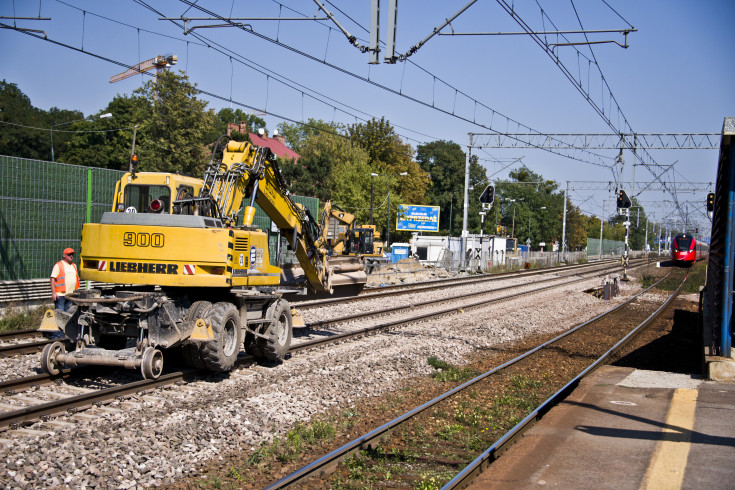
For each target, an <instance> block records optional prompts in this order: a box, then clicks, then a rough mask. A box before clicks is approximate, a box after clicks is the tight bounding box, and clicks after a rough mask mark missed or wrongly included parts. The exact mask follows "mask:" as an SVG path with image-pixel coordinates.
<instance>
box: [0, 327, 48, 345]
mask: <svg viewBox="0 0 735 490" xmlns="http://www.w3.org/2000/svg"><path fill="white" fill-rule="evenodd" d="M39 335H41V332H39V331H38V330H37V329H35V328H29V329H27V330H11V331H9V332H0V341H2V342H6V341H7V340H9V339H25V338H31V337H38V336H39Z"/></svg>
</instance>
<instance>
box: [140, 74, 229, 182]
mask: <svg viewBox="0 0 735 490" xmlns="http://www.w3.org/2000/svg"><path fill="white" fill-rule="evenodd" d="M134 93H135V94H138V95H140V96H141V97H143V98H144V99H146V101H147V102H148V104H149V105H150V107H151V112H150V117H149V118H148V119H146V120H144V121H141V123H140V128H139V129H138V132H139V133H142V135H144V138H143V139H142V141H141V144H140V145H139V146H138V145H137V143H136V146H137V148H138V150H137V153H138V155H139V156H140V165H139V168H138V170H141V171H158V172H178V173H182V174H187V175H193V176H200V175H202V174H203V172H204V166H205V164H206V162H208V160H209V150H208V149H207V145H208V144H210V143H212V141H211V135H212V132H213V127H214V125H215V114H214V112H213V111H208V110H206V107H207V102H206V101H203V100H200V99H197V97H196V95H197V93H198V92H197V89H196V84H194V85H192V84H191V83H190V82H189V78H188V77H187V76H186V75H185V74H184V73H180V74H176V73H174V72H171V71H163V72H161V73H159V74H158V76H157V77H156V80H155V81H152V80H151V81H148V82H146V83H145V85H144V86H143V87H142V88H140V89H137V90H135V92H134Z"/></svg>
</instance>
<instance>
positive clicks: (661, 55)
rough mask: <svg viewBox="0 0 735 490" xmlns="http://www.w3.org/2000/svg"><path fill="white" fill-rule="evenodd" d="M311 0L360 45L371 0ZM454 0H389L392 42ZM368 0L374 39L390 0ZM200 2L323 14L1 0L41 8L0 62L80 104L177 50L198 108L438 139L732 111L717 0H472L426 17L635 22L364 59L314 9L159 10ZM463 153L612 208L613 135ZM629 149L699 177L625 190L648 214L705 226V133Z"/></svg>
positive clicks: (431, 22) (631, 125)
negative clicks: (376, 11) (608, 145)
mask: <svg viewBox="0 0 735 490" xmlns="http://www.w3.org/2000/svg"><path fill="white" fill-rule="evenodd" d="M319 1H320V2H321V3H324V4H325V5H326V7H327V9H328V10H329V11H330V12H332V13H333V15H334V17H335V19H336V20H337V21H338V22H339V23H340V24H341V25H342V26H343V27H344V28H345V29H346V30H347V31H349V32H350V33H351V34H352V35H354V36H355V38H356V42H357V43H358V44H360V45H363V46H366V45H368V39H369V33H368V30H369V25H370V2H368V1H362V2H355V1H345V0H332V1H331V2H326V0H319ZM192 4H195V5H193V6H192ZM467 4H468V1H467V0H462V1H459V2H447V1H438V0H403V1H402V2H400V3H399V8H398V17H397V34H396V36H397V43H396V44H397V52H398V53H401V54H406V53H408V52H409V50H410V49H411V47H412V46H414V45H416V44H417V43H418V42H419V41H421V40H422V39H424V38H426V37H427V36H429V35H430V34H431V33H432V32H433V30H434V28H435V27H438V26H440V25H442V24H443V23H444V22H445V19H448V18H451V17H452V16H453V15H454V14H456V13H457V12H459V11H460V10H461V9H462V8H463V7H464V6H465V5H467ZM504 6H505V7H506V8H503V7H504ZM381 7H382V9H381V31H380V39H381V42H384V41H385V39H386V32H387V10H388V2H387V1H385V0H384V1H383V2H382V5H381ZM202 9H205V10H206V11H210V12H213V13H215V14H217V15H218V16H221V17H229V18H248V19H253V18H263V17H268V18H274V17H275V18H281V19H284V18H287V19H293V18H305V17H310V18H313V17H318V18H320V19H321V18H323V17H324V14H323V13H322V12H318V9H317V4H316V3H315V2H312V1H306V0H301V1H295V0H280V1H279V2H276V1H274V0H262V1H259V2H245V1H235V0H199V1H197V2H193V1H191V2H189V1H180V0H158V1H157V0H148V1H142V0H119V1H115V2H110V1H108V2H99V1H93V0H63V1H61V0H45V1H42V2H41V1H40V0H0V16H3V17H42V18H46V17H49V18H50V20H16V21H13V20H9V19H0V23H2V24H5V25H9V26H16V27H22V28H27V29H36V30H42V31H44V33H45V35H46V36H47V40H44V39H43V34H40V35H39V34H36V35H35V36H33V35H29V33H24V32H20V31H17V30H13V29H0V46H2V49H0V78H1V79H4V80H5V81H6V82H10V83H15V84H17V85H18V87H19V88H20V89H21V90H22V91H23V92H24V93H25V94H26V95H28V97H29V98H30V99H31V102H32V103H33V105H34V106H36V107H40V108H42V109H49V108H51V107H59V108H63V109H76V110H81V111H82V112H83V113H84V114H85V115H91V114H98V113H100V112H101V111H102V110H103V109H104V108H105V106H106V105H107V104H108V103H109V102H110V101H111V100H112V98H113V97H114V96H115V95H117V94H127V95H129V94H131V93H132V91H133V90H135V89H136V88H138V87H140V86H141V85H142V83H143V82H144V81H145V80H147V79H148V77H146V76H143V75H137V76H134V77H131V78H128V79H126V80H123V81H121V82H117V83H114V84H113V83H109V79H110V77H111V76H113V75H115V74H117V73H120V72H123V71H125V69H126V68H127V67H129V66H131V65H134V64H136V63H138V62H140V61H145V60H147V59H150V58H152V57H154V56H156V55H160V54H176V55H177V57H178V64H177V65H176V66H175V67H174V69H177V70H182V71H185V72H186V73H187V75H188V76H189V77H190V79H191V81H193V82H194V83H196V84H197V86H198V88H199V89H200V90H203V91H204V92H206V93H207V94H206V95H202V98H203V99H205V100H207V101H208V102H209V107H211V108H214V109H215V110H219V109H221V108H224V107H233V108H241V109H243V110H245V111H248V112H252V113H255V114H257V115H259V116H260V117H262V118H264V119H265V120H266V122H267V125H268V130H269V132H271V133H272V132H273V130H274V129H276V128H277V125H278V124H279V123H281V122H284V121H288V122H293V121H304V120H306V119H308V118H315V119H323V120H326V121H336V122H341V123H345V124H353V123H355V122H363V121H365V120H368V119H370V118H372V117H377V118H380V117H385V118H386V119H388V120H389V121H390V122H391V123H392V124H393V125H394V126H395V128H396V131H397V132H398V133H399V134H400V135H401V137H402V138H404V140H405V141H406V142H408V143H410V144H411V145H412V146H414V148H415V147H416V146H417V145H419V144H422V143H426V142H430V141H434V140H437V139H441V140H447V141H454V142H456V143H459V144H460V145H462V146H463V147H466V145H467V142H468V133H503V134H505V133H509V134H512V135H513V134H516V133H542V134H562V133H563V134H566V133H575V134H576V133H583V134H590V133H613V132H616V131H621V132H625V133H632V132H635V133H638V134H644V133H666V134H668V133H720V132H721V130H722V124H723V119H724V118H725V117H727V116H735V90H733V89H732V80H734V79H735V63H732V60H733V55H732V53H731V51H730V49H729V48H730V47H731V46H733V45H734V44H733V41H735V31H733V30H732V28H731V26H729V25H728V21H731V19H733V18H734V16H735V2H732V1H730V0H704V1H700V2H691V1H680V0H669V1H665V0H648V1H646V2H640V1H637V0H585V1H584V2H582V1H580V0H576V1H573V0H569V1H562V0H554V1H550V0H521V1H518V0H516V1H511V0H492V1H490V0H478V1H477V2H475V3H474V4H473V5H471V6H470V7H469V8H468V9H467V10H466V11H465V12H463V13H462V14H460V15H459V16H457V17H456V18H455V19H453V20H452V22H451V25H450V26H447V27H445V28H444V29H443V30H442V31H441V32H444V33H450V32H452V31H454V32H455V33H470V32H474V33H477V32H483V33H498V32H505V33H507V32H519V31H521V30H522V29H521V27H520V25H519V22H518V21H517V20H515V19H514V17H513V16H515V17H516V18H517V19H518V20H519V21H520V22H522V23H525V24H526V25H527V26H528V27H529V28H530V29H532V30H534V31H536V32H540V31H545V32H550V31H571V30H580V29H585V30H588V31H591V30H616V31H617V32H606V33H597V34H592V33H589V34H587V39H588V40H589V41H616V42H618V43H621V44H623V43H624V36H623V34H621V32H620V31H621V30H624V29H633V28H634V29H636V31H634V32H630V33H629V34H628V48H626V49H624V48H622V47H620V46H619V45H617V44H614V43H609V42H608V43H600V44H594V45H587V46H584V45H578V46H574V47H572V46H558V47H555V48H554V54H555V55H556V56H557V57H556V58H552V57H551V56H549V55H548V54H547V52H546V51H545V50H544V49H543V48H542V47H540V46H539V45H538V44H537V43H536V42H534V40H533V39H532V38H531V37H530V36H528V35H499V36H498V35H493V36H487V35H486V36H438V35H437V36H434V37H432V38H431V39H429V40H428V41H427V42H426V43H425V44H424V45H423V46H421V47H420V48H419V49H417V50H416V51H415V53H413V54H412V55H411V56H409V57H408V61H399V62H398V63H395V64H388V63H380V64H377V65H374V64H369V63H368V54H367V53H363V52H361V51H360V50H359V49H358V48H356V47H354V46H353V45H351V44H350V43H349V42H348V40H347V38H346V36H345V35H344V34H343V33H342V32H341V31H340V30H338V29H337V26H336V24H335V23H334V22H332V21H331V20H328V19H327V20H281V21H273V20H239V21H236V20H233V21H232V22H239V23H242V24H245V25H246V26H245V28H244V29H243V28H237V27H231V26H230V27H220V28H197V29H195V30H193V31H191V32H190V33H188V34H186V35H185V34H184V29H183V23H182V22H181V21H176V22H172V21H170V20H160V18H161V17H170V18H182V17H187V18H194V17H210V13H209V12H206V11H205V10H202ZM509 11H510V13H509ZM511 13H512V14H513V15H511ZM218 23H219V24H221V23H222V22H221V21H195V20H191V21H190V22H189V24H188V25H189V27H193V26H201V25H207V24H210V25H211V24H218ZM541 37H542V38H544V39H546V41H548V42H550V43H555V42H562V43H563V42H581V41H584V40H585V37H584V36H583V35H580V34H568V35H566V36H565V39H563V38H562V37H561V36H559V35H552V34H547V35H542V36H541ZM382 57H383V53H381V56H380V58H381V60H382ZM560 66H561V67H564V68H565V69H566V71H567V74H568V76H566V75H565V73H564V72H563V71H562V70H561V69H560ZM588 98H589V100H591V101H592V102H593V104H595V105H596V107H597V108H595V107H593V104H591V103H589V102H588ZM113 117H114V116H113ZM605 119H608V120H609V123H608V122H606V120H605ZM611 126H612V127H611ZM0 130H2V129H1V128H0ZM475 138H479V137H475ZM714 141H716V142H719V138H717V137H716V138H715V139H714ZM474 142H475V143H474V144H475V145H476V144H477V142H478V140H477V139H475V140H474ZM465 149H466V148H465ZM590 152H592V153H593V154H591V153H590ZM472 153H473V154H474V155H477V156H478V157H479V158H480V162H481V164H482V165H483V166H484V167H485V169H486V171H487V174H488V176H491V179H492V180H495V179H504V178H507V176H508V172H509V171H511V170H513V169H517V168H519V166H520V165H525V166H526V167H527V168H529V169H530V170H532V171H534V172H536V173H537V174H540V175H542V176H543V177H544V178H545V179H552V180H555V181H557V182H559V184H560V188H561V189H563V188H564V187H565V186H566V182H570V192H569V197H570V199H571V200H572V202H573V203H574V204H575V205H577V206H579V207H580V208H581V209H582V210H583V211H584V212H585V213H587V214H591V215H596V216H600V215H601V214H602V212H603V208H602V207H603V204H604V206H605V215H609V214H610V210H611V209H612V207H613V200H614V197H615V196H614V188H612V190H611V189H603V190H599V189H598V190H592V189H589V188H590V187H600V186H602V187H603V188H604V187H605V183H606V182H609V181H611V180H613V179H614V176H615V172H614V171H613V164H614V158H615V157H616V156H617V155H618V151H617V150H589V151H588V152H576V153H575V155H576V156H577V157H578V159H570V158H566V157H563V156H559V155H557V154H553V153H549V152H547V151H543V150H539V149H535V148H526V147H518V148H512V149H507V148H506V149H497V148H473V149H472ZM640 154H642V155H644V157H645V159H644V160H643V162H644V163H648V164H649V165H646V166H644V165H633V163H635V162H637V160H636V158H635V156H634V155H633V153H632V152H631V151H629V150H626V151H624V152H623V154H622V159H623V164H622V165H617V166H615V167H614V168H615V169H617V170H618V171H619V172H621V173H622V180H623V181H625V182H630V181H631V180H635V182H636V183H647V182H650V181H651V180H652V178H653V177H652V174H653V173H655V174H659V173H661V172H662V171H663V170H664V168H665V167H655V166H653V165H652V164H655V165H662V166H669V165H672V164H673V167H671V169H670V170H668V171H667V172H666V173H665V174H664V176H663V177H662V178H663V179H665V180H666V181H667V182H668V183H669V186H670V187H671V186H674V187H676V186H678V188H684V187H691V188H695V187H696V188H697V189H698V190H697V191H696V192H684V191H681V192H678V193H677V199H678V201H679V203H680V205H681V209H682V212H676V211H675V210H674V205H673V204H672V199H673V198H672V197H671V196H670V195H669V194H666V193H665V192H663V191H660V190H657V191H645V192H642V193H640V195H638V196H637V199H638V200H639V201H640V202H641V204H642V205H643V206H644V208H645V209H646V214H647V215H648V216H649V217H650V218H651V220H656V221H658V222H666V223H671V224H674V223H677V222H678V224H679V226H680V227H683V226H682V225H681V221H683V219H682V214H684V215H686V218H687V219H688V220H689V221H690V223H689V226H690V228H693V227H695V226H696V227H699V228H701V230H700V231H704V230H708V229H709V226H708V219H707V218H706V215H705V213H704V199H705V195H706V193H707V192H708V191H710V190H712V189H711V188H708V186H707V185H704V186H700V185H699V184H698V183H705V184H706V183H710V182H711V183H712V184H714V181H715V178H716V175H715V173H716V165H717V156H718V150H716V149H714V150H681V149H676V150H647V151H641V153H640ZM640 154H639V155H640ZM642 158H643V157H642ZM580 160H584V161H580ZM513 161H516V162H517V163H512V162H513ZM590 162H593V163H590ZM638 163H640V161H638ZM509 165H510V166H509ZM621 168H622V170H621ZM583 182H589V183H588V184H587V183H583ZM674 183H675V184H674ZM688 183H692V185H688ZM630 194H634V193H633V192H631V193H630Z"/></svg>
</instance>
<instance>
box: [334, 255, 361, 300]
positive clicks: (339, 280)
mask: <svg viewBox="0 0 735 490" xmlns="http://www.w3.org/2000/svg"><path fill="white" fill-rule="evenodd" d="M327 267H329V269H330V270H331V271H332V287H333V288H338V287H345V286H352V287H357V288H359V290H362V288H363V287H364V286H365V283H366V282H367V274H366V273H365V263H364V262H363V259H362V258H361V257H351V256H332V257H329V258H328V259H327ZM358 292H359V291H358Z"/></svg>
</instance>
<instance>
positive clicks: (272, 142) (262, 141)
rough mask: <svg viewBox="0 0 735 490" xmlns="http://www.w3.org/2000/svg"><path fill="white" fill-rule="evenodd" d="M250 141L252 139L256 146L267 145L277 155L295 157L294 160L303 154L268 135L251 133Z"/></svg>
mask: <svg viewBox="0 0 735 490" xmlns="http://www.w3.org/2000/svg"><path fill="white" fill-rule="evenodd" d="M250 141H252V142H253V144H254V145H255V146H265V147H268V148H270V149H271V151H272V152H273V153H275V154H276V156H278V157H281V158H289V159H293V161H294V162H297V161H298V160H299V158H300V157H301V155H299V154H298V153H296V152H295V151H293V150H292V149H291V148H289V147H288V146H286V145H285V144H283V143H282V142H280V141H278V140H277V139H276V138H269V137H267V136H260V135H259V134H256V133H250Z"/></svg>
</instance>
